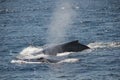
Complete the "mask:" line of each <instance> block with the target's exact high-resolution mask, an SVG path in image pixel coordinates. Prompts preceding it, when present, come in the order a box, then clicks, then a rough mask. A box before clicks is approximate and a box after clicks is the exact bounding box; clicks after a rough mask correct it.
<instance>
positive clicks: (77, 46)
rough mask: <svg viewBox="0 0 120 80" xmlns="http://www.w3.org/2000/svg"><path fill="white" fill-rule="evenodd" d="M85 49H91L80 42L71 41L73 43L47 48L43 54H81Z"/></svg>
mask: <svg viewBox="0 0 120 80" xmlns="http://www.w3.org/2000/svg"><path fill="white" fill-rule="evenodd" d="M85 49H89V47H88V46H86V45H83V44H81V43H79V41H78V40H75V41H71V42H67V43H63V44H59V45H56V46H52V47H48V48H45V49H44V50H43V51H42V52H43V53H44V54H48V55H56V54H57V53H63V52H79V51H82V50H85Z"/></svg>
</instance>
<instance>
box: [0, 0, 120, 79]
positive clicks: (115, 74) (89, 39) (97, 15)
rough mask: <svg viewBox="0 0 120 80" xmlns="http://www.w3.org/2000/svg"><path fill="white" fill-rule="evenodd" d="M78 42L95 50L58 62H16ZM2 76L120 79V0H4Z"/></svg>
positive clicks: (0, 5)
mask: <svg viewBox="0 0 120 80" xmlns="http://www.w3.org/2000/svg"><path fill="white" fill-rule="evenodd" d="M72 40H79V42H80V43H82V44H85V45H87V46H89V47H90V48H91V49H89V50H85V51H82V52H77V53H72V54H71V53H62V54H64V55H66V54H67V56H65V58H64V59H68V58H72V61H70V60H68V61H67V62H64V61H61V63H57V64H48V63H37V64H36V63H21V62H18V63H11V61H12V60H14V59H15V58H16V56H18V55H20V53H22V51H23V50H27V53H32V52H34V51H39V50H40V49H42V47H43V46H48V45H51V44H53V43H56V44H58V43H64V42H69V41H72ZM30 46H33V47H30ZM24 54H26V53H24ZM25 56H26V55H25ZM27 57H28V56H27ZM75 59H79V61H76V60H75ZM0 80H120V0H0Z"/></svg>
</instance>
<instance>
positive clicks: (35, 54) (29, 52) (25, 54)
mask: <svg viewBox="0 0 120 80" xmlns="http://www.w3.org/2000/svg"><path fill="white" fill-rule="evenodd" d="M42 50H43V49H42V48H41V47H34V46H29V47H27V48H25V49H23V50H22V51H21V52H20V54H19V55H18V56H17V58H18V59H36V58H40V57H48V55H45V54H43V53H42V52H41V51H42Z"/></svg>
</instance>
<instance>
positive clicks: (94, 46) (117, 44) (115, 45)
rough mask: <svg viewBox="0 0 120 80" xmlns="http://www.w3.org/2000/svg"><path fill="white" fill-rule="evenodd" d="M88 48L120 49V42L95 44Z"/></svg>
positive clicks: (89, 45)
mask: <svg viewBox="0 0 120 80" xmlns="http://www.w3.org/2000/svg"><path fill="white" fill-rule="evenodd" d="M87 46H88V47H90V48H105V47H120V42H95V43H90V44H88V45H87Z"/></svg>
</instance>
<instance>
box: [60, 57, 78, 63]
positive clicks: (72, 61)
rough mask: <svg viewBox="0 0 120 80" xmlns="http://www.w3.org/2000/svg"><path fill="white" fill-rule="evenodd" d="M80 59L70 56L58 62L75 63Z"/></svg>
mask: <svg viewBox="0 0 120 80" xmlns="http://www.w3.org/2000/svg"><path fill="white" fill-rule="evenodd" d="M78 61H79V59H78V58H68V59H64V60H61V61H59V62H58V63H75V62H78Z"/></svg>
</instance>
